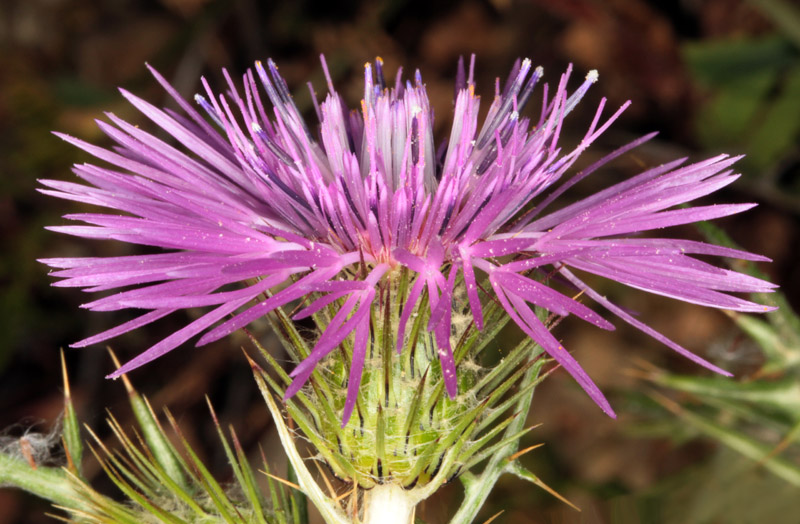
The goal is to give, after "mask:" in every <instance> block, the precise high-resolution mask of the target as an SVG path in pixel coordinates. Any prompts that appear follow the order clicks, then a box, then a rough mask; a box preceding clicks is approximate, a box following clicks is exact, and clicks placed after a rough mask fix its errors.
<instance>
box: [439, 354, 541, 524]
mask: <svg viewBox="0 0 800 524" xmlns="http://www.w3.org/2000/svg"><path fill="white" fill-rule="evenodd" d="M540 369H541V368H540V367H539V366H532V367H530V368H529V369H528V371H526V372H525V376H524V377H523V379H522V381H521V382H520V384H519V388H520V389H524V388H525V387H527V386H528V385H529V384H532V383H533V382H534V381H536V380H537V378H538V376H539V371H540ZM532 402H533V392H531V394H530V395H525V396H523V397H522V398H521V399H520V400H519V402H518V403H517V409H516V410H515V411H516V412H518V413H519V415H518V416H517V417H516V418H515V419H514V420H513V421H512V422H511V424H509V425H508V427H507V428H506V431H505V435H506V436H510V435H513V434H515V433H519V432H520V431H522V430H523V429H524V425H525V420H526V419H527V418H528V412H529V411H530V409H531V404H532ZM518 449H519V440H518V439H515V440H514V441H512V442H509V443H508V444H506V445H505V446H503V447H502V448H501V449H499V450H497V452H496V453H495V454H494V455H492V458H491V459H489V463H488V464H487V465H486V467H485V468H484V470H483V472H481V474H480V475H479V476H478V475H473V474H469V473H466V474H463V475H462V476H461V483H462V484H463V485H464V501H463V502H462V503H461V506H460V507H459V509H458V511H457V512H456V514H455V515H453V518H452V519H450V524H470V523H471V522H472V521H474V520H475V517H477V516H478V512H479V511H480V510H481V508H482V507H483V504H484V503H485V502H486V499H487V498H489V493H491V491H492V489H493V488H494V485H495V483H497V480H498V479H499V478H500V476H502V475H503V473H505V472H506V466H507V465H508V457H510V456H511V455H513V454H514V453H515V452H516V451H517V450H518Z"/></svg>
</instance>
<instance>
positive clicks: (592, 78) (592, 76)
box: [586, 69, 600, 83]
mask: <svg viewBox="0 0 800 524" xmlns="http://www.w3.org/2000/svg"><path fill="white" fill-rule="evenodd" d="M599 77H600V73H598V72H597V69H592V70H591V71H589V72H588V73H586V80H588V81H589V82H592V83H595V82H597V79H598V78H599Z"/></svg>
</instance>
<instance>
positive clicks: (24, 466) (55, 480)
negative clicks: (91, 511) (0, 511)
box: [0, 453, 80, 509]
mask: <svg viewBox="0 0 800 524" xmlns="http://www.w3.org/2000/svg"><path fill="white" fill-rule="evenodd" d="M0 486H13V487H16V488H19V489H22V490H24V491H27V492H29V493H33V494H34V495H37V496H39V497H41V498H43V499H45V500H49V501H50V502H52V503H53V504H57V505H59V506H64V507H68V508H74V509H80V506H78V504H79V501H80V496H79V495H78V493H77V492H76V491H75V490H74V489H73V487H72V484H71V483H70V481H69V479H68V478H67V474H66V472H65V471H64V470H63V469H62V468H49V467H43V466H39V467H37V468H35V469H34V468H32V467H31V466H30V464H28V462H27V461H25V460H22V459H18V458H14V457H10V456H8V455H5V454H2V453H0Z"/></svg>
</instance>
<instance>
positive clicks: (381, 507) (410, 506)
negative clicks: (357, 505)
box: [363, 484, 417, 524]
mask: <svg viewBox="0 0 800 524" xmlns="http://www.w3.org/2000/svg"><path fill="white" fill-rule="evenodd" d="M416 505H417V498H416V497H414V496H412V495H411V493H410V492H408V491H406V490H404V489H403V488H402V487H400V486H398V485H397V484H379V485H377V486H375V487H374V488H372V489H371V490H369V491H367V492H366V493H364V521H363V524H413V522H414V508H415V507H416Z"/></svg>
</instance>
